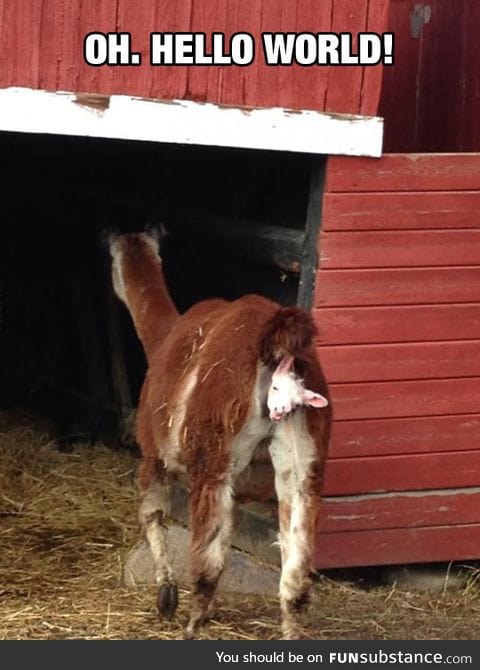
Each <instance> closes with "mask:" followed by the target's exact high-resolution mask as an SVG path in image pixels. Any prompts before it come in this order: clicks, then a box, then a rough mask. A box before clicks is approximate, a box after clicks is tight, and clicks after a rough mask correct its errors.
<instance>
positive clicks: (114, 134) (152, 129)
mask: <svg viewBox="0 0 480 670" xmlns="http://www.w3.org/2000/svg"><path fill="white" fill-rule="evenodd" d="M0 130H3V131H12V132H25V133H47V134H54V135H79V136H85V137H104V138H112V139H113V138H115V139H126V140H147V141H153V142H172V143H174V144H195V145H208V146H221V147H237V148H245V149H272V150H276V151H295V152H305V153H310V154H337V155H338V154H341V155H346V156H375V157H377V156H381V152H382V139H383V119H381V118H380V117H374V116H370V117H368V116H353V115H350V114H329V113H326V112H315V111H309V110H288V109H282V108H280V107H272V108H266V109H260V108H259V109H257V108H255V109H251V108H241V107H226V106H222V105H216V104H212V103H199V102H192V101H190V100H150V99H146V98H137V97H132V96H128V95H112V96H104V95H88V94H75V93H64V92H50V91H42V90H37V89H30V88H16V87H15V88H5V89H0Z"/></svg>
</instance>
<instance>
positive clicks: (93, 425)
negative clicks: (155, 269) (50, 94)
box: [0, 133, 324, 442]
mask: <svg viewBox="0 0 480 670" xmlns="http://www.w3.org/2000/svg"><path fill="white" fill-rule="evenodd" d="M0 154H1V155H2V157H3V160H2V162H1V168H0V170H1V183H2V198H1V202H0V215H1V221H2V234H3V238H2V245H1V251H0V255H1V259H0V272H1V274H0V288H1V292H2V293H1V304H2V320H1V338H2V352H1V355H2V358H3V365H2V369H3V370H4V373H3V375H2V376H3V378H4V383H3V385H2V389H1V392H0V400H1V402H2V406H3V407H5V408H11V407H15V408H19V407H20V408H25V409H28V410H33V411H35V412H38V413H40V414H43V415H44V416H46V417H48V418H50V419H51V420H52V421H53V423H54V424H55V426H56V427H57V428H58V431H59V434H60V437H61V438H62V439H63V440H64V441H65V442H68V441H70V440H71V441H75V440H78V439H88V440H90V441H95V440H96V439H99V438H102V439H106V438H114V437H115V436H118V434H119V431H120V432H121V430H120V428H119V426H120V427H121V426H122V425H123V427H124V428H125V425H124V424H125V421H126V416H125V413H128V407H127V406H128V404H130V405H131V406H132V407H134V406H135V405H136V399H137V396H138V391H139V388H140V386H141V382H142V380H143V376H144V371H145V363H144V358H143V352H142V350H141V346H140V344H139V342H138V341H137V339H136V336H135V334H134V332H133V328H132V325H131V322H130V319H129V316H128V314H127V312H126V310H124V309H123V307H121V306H120V305H118V304H117V303H116V302H115V300H112V296H111V289H110V279H109V273H108V261H107V259H106V257H105V252H104V250H103V249H102V246H101V242H100V240H101V235H102V230H103V229H104V228H105V227H109V226H112V225H114V226H116V227H117V228H119V229H120V230H122V231H132V230H141V229H143V228H144V226H145V224H146V223H147V222H152V221H153V222H155V221H162V222H163V223H164V224H165V225H166V227H167V229H168V231H169V236H168V239H167V243H166V245H165V249H164V251H163V256H164V267H165V273H166V277H167V282H168V285H169V287H170V290H171V292H172V295H173V298H174V300H175V302H176V304H177V306H178V308H179V309H180V310H181V311H183V310H185V309H187V308H188V307H190V306H191V305H192V304H194V303H196V302H198V301H199V300H202V299H204V298H208V297H213V296H220V297H225V298H228V299H233V298H236V297H239V296H241V295H244V294H246V293H251V292H256V293H261V294H263V295H266V296H267V297H271V298H273V299H275V300H277V301H279V302H280V303H282V304H286V305H290V304H300V305H302V306H306V307H308V306H309V305H310V303H311V298H312V291H313V274H314V270H315V267H316V253H315V239H316V236H317V226H318V225H319V221H320V212H319V204H320V197H319V190H320V189H321V179H322V173H323V162H324V161H323V157H320V158H319V157H314V156H311V155H303V154H294V153H282V152H271V151H251V150H250V151H249V150H240V149H228V148H210V147H195V146H193V147H192V146H179V145H168V144H158V143H153V142H152V143H150V142H138V141H126V140H107V139H93V138H84V137H71V136H68V137H67V136H58V135H42V134H28V133H0ZM312 184H313V187H312ZM122 422H123V423H122Z"/></svg>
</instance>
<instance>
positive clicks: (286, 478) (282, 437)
mask: <svg viewBox="0 0 480 670" xmlns="http://www.w3.org/2000/svg"><path fill="white" fill-rule="evenodd" d="M269 451H270V455H271V458H272V463H273V467H274V470H275V488H276V491H277V498H278V516H279V530H280V532H279V540H280V549H281V554H282V573H281V577H280V606H281V610H282V631H283V637H284V639H287V640H293V639H297V638H299V637H301V635H302V629H301V619H300V614H301V611H302V609H303V606H304V605H305V604H306V603H307V602H308V595H309V591H310V585H311V583H310V582H311V580H310V570H311V560H312V551H313V546H314V538H315V522H316V518H317V513H318V509H319V505H320V492H319V490H318V485H317V483H316V481H315V477H313V471H314V470H315V468H316V466H317V459H316V450H315V445H314V443H313V440H312V437H311V436H310V434H309V433H308V431H307V426H306V421H305V416H304V413H303V412H302V411H297V412H296V413H295V414H294V415H293V416H292V417H289V418H288V419H287V420H284V421H282V422H281V423H279V424H278V426H277V427H276V428H275V433H274V436H273V439H272V442H271V444H270V447H269Z"/></svg>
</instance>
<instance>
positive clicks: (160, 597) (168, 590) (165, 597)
mask: <svg viewBox="0 0 480 670" xmlns="http://www.w3.org/2000/svg"><path fill="white" fill-rule="evenodd" d="M177 606H178V589H177V587H176V585H175V584H169V583H168V582H164V583H163V584H161V585H160V586H159V587H158V592H157V609H158V613H159V614H160V615H161V616H163V617H165V618H166V619H171V618H172V617H173V615H174V614H175V611H176V609H177Z"/></svg>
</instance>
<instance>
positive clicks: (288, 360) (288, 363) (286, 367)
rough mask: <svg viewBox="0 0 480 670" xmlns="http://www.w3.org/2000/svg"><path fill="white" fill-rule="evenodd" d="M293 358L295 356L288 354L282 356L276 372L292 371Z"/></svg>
mask: <svg viewBox="0 0 480 670" xmlns="http://www.w3.org/2000/svg"><path fill="white" fill-rule="evenodd" d="M293 360H294V359H293V356H286V357H285V358H282V360H281V361H280V363H279V364H278V366H277V369H276V370H275V374H277V373H287V372H290V370H291V369H292V366H293Z"/></svg>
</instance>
